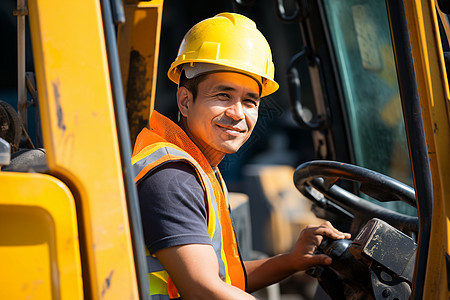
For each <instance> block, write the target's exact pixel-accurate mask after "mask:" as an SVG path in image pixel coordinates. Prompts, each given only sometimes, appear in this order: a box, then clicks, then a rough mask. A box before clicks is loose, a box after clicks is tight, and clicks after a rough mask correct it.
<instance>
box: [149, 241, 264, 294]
mask: <svg viewBox="0 0 450 300" xmlns="http://www.w3.org/2000/svg"><path fill="white" fill-rule="evenodd" d="M156 257H157V258H158V260H159V262H160V263H161V264H162V265H163V267H164V268H165V269H166V270H167V272H168V273H169V274H170V277H171V278H172V280H173V282H174V283H175V286H176V287H177V289H178V292H179V293H180V295H181V297H182V298H183V299H186V300H189V299H199V300H201V299H207V300H210V299H226V300H229V299H255V298H254V297H253V296H251V295H250V294H247V293H246V292H244V291H242V290H240V289H238V288H236V287H234V286H231V285H229V284H226V283H225V282H224V281H222V280H221V279H220V277H219V265H218V262H217V257H216V254H215V253H214V249H213V247H212V246H211V245H203V244H189V245H182V246H175V247H170V248H165V249H162V250H159V251H157V252H156Z"/></svg>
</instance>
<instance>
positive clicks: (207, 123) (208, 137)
mask: <svg viewBox="0 0 450 300" xmlns="http://www.w3.org/2000/svg"><path fill="white" fill-rule="evenodd" d="M205 76H206V78H205V79H204V80H203V81H202V82H200V84H199V85H198V91H197V98H196V99H195V101H193V99H192V94H191V97H190V99H185V105H181V106H180V100H179V106H180V112H181V113H182V114H183V116H184V117H185V118H186V119H185V123H184V124H183V127H184V129H185V130H186V132H187V134H188V135H189V137H190V138H191V139H192V140H193V142H194V143H195V144H196V145H197V146H198V147H199V148H200V150H201V151H202V152H203V154H205V156H206V158H207V159H208V161H209V162H210V164H211V165H213V166H214V165H216V164H218V163H219V162H220V160H221V159H222V158H223V157H224V156H225V154H229V153H235V152H236V151H238V150H239V148H240V147H241V146H242V144H244V143H245V141H247V139H248V138H249V137H250V134H251V133H252V130H253V128H254V127H255V124H256V121H257V119H258V107H259V103H260V98H259V86H258V83H257V82H256V81H255V80H254V79H252V78H250V77H248V76H246V75H243V74H239V73H233V72H220V73H212V74H208V75H205ZM182 103H183V102H182Z"/></svg>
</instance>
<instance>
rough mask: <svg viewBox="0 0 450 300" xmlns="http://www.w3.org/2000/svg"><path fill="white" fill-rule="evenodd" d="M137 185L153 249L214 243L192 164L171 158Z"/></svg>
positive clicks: (149, 245) (200, 188) (149, 240)
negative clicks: (172, 160) (171, 159)
mask: <svg viewBox="0 0 450 300" xmlns="http://www.w3.org/2000/svg"><path fill="white" fill-rule="evenodd" d="M137 188H138V194H139V202H140V208H141V217H142V225H143V230H144V240H145V244H146V245H147V247H148V249H149V251H150V253H152V254H154V253H155V252H156V251H158V250H161V249H164V248H168V247H172V246H179V245H185V244H209V245H211V244H212V243H211V238H210V236H209V234H208V221H207V208H206V206H205V193H204V191H203V188H202V185H201V183H200V181H199V179H198V178H197V175H196V172H195V170H194V169H193V167H192V166H191V165H189V164H187V163H185V162H168V163H166V164H164V165H162V166H160V167H158V168H157V169H155V170H153V171H152V172H151V173H150V174H148V175H147V176H146V177H145V178H144V179H142V180H141V181H140V182H139V184H138V186H137Z"/></svg>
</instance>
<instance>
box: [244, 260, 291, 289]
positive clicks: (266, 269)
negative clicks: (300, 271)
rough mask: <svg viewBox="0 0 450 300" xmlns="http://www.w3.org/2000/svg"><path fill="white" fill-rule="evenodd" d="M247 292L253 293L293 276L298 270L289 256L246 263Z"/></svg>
mask: <svg viewBox="0 0 450 300" xmlns="http://www.w3.org/2000/svg"><path fill="white" fill-rule="evenodd" d="M244 264H245V270H246V272H247V290H248V292H250V293H252V292H254V291H257V290H259V289H262V288H264V287H266V286H269V285H271V284H274V283H276V282H279V281H281V280H283V279H284V278H286V277H288V276H290V275H292V274H293V273H295V272H296V271H297V270H296V269H295V268H293V265H292V263H290V258H289V254H280V255H277V256H273V257H270V258H266V259H260V260H253V261H246V262H245V263H244Z"/></svg>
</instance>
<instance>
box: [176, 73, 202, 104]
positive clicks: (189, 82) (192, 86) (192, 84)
mask: <svg viewBox="0 0 450 300" xmlns="http://www.w3.org/2000/svg"><path fill="white" fill-rule="evenodd" d="M205 75H206V74H201V75H198V76H195V77H194V78H191V79H189V78H187V77H186V75H185V74H184V71H182V72H181V75H180V83H179V87H182V86H184V87H185V88H187V89H188V90H189V91H190V92H191V93H192V96H193V98H194V101H195V99H196V98H197V89H198V85H199V84H200V82H202V81H203V80H205V78H206V76H205Z"/></svg>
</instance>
